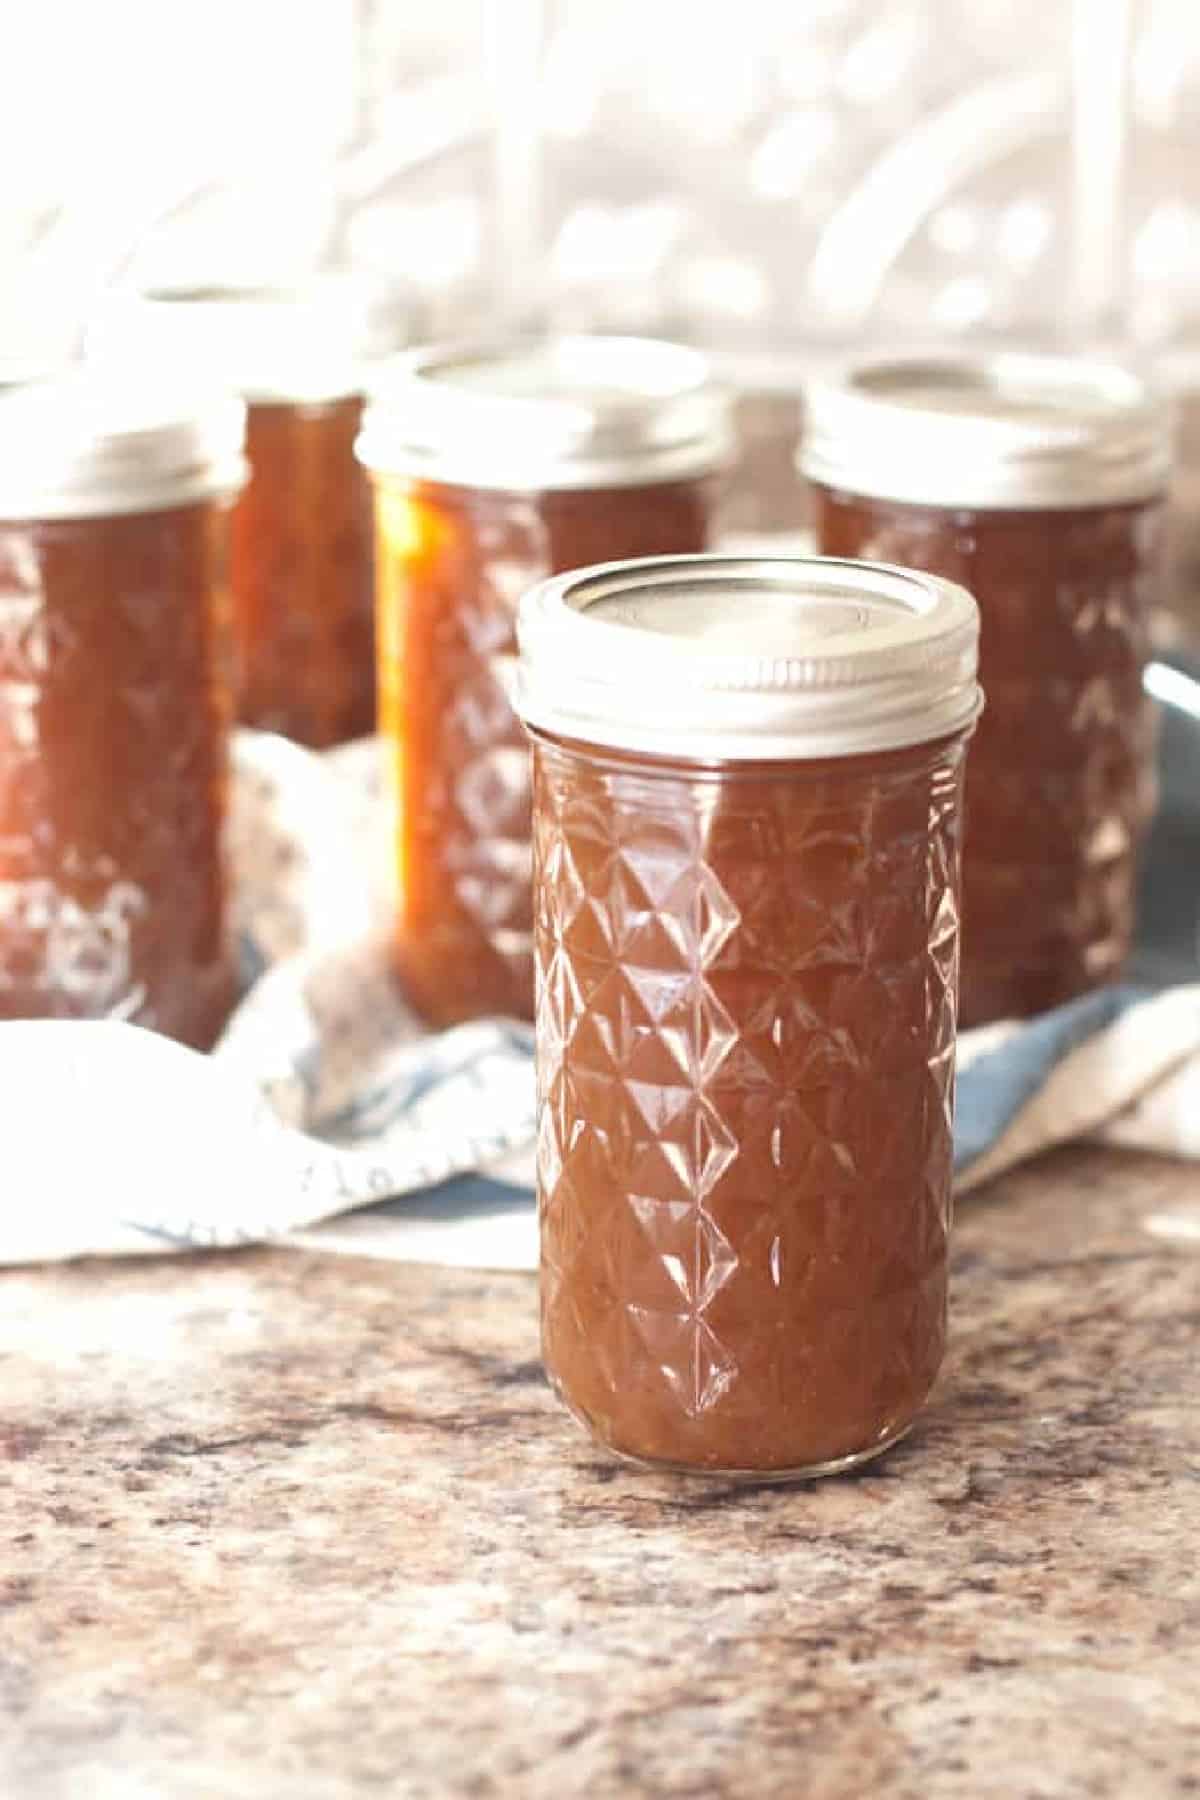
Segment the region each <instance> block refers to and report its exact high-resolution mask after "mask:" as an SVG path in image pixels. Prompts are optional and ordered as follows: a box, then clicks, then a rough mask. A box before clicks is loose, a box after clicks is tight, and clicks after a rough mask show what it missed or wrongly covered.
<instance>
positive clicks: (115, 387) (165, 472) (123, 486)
mask: <svg viewBox="0 0 1200 1800" xmlns="http://www.w3.org/2000/svg"><path fill="white" fill-rule="evenodd" d="M244 430H245V407H244V406H243V404H242V402H241V401H240V400H238V399H236V398H234V396H232V395H230V394H220V393H216V394H214V393H206V394H203V395H197V394H196V393H195V392H194V391H190V392H188V393H186V394H184V393H181V392H180V391H179V389H178V388H176V390H175V391H174V393H169V392H164V391H163V390H162V389H159V388H157V387H154V388H151V387H148V386H146V385H145V384H142V385H140V386H139V385H132V386H131V385H130V383H129V382H128V381H125V382H121V383H114V382H113V381H111V380H108V379H105V378H101V377H100V376H98V375H97V373H96V372H95V371H91V370H86V369H85V370H82V371H79V372H73V373H71V374H70V375H65V376H62V377H61V378H59V379H58V380H51V381H44V382H38V383H35V384H33V385H31V386H28V387H23V388H16V389H14V390H13V391H12V392H10V393H6V394H2V395H0V518H4V519H73V518H86V517H96V516H102V515H105V514H109V513H133V512H157V511H161V510H162V509H164V508H166V507H171V506H183V505H186V504H187V503H188V502H189V501H193V500H201V499H204V498H206V497H209V496H211V495H214V494H221V493H230V492H233V491H234V490H236V489H237V488H239V487H240V486H241V484H242V482H243V480H244V479H245V465H244V462H243V459H242V438H243V435H244Z"/></svg>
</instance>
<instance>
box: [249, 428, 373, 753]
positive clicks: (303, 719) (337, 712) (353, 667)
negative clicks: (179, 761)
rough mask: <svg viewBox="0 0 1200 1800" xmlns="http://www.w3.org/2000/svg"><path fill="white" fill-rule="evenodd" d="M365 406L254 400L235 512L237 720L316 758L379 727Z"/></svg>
mask: <svg viewBox="0 0 1200 1800" xmlns="http://www.w3.org/2000/svg"><path fill="white" fill-rule="evenodd" d="M361 417H362V401H361V399H359V398H358V397H356V396H351V397H349V398H344V399H339V400H330V401H315V402H311V403H305V404H300V403H298V402H292V401H289V402H286V403H285V402H282V401H281V402H274V401H272V402H265V401H255V402H252V403H251V404H250V406H249V407H248V409H247V420H246V453H247V458H248V461H249V465H250V480H249V482H248V483H247V485H246V487H245V488H244V490H243V491H242V494H241V496H240V498H239V500H238V502H237V506H236V508H235V511H234V519H233V545H232V552H231V575H232V584H233V631H234V650H235V656H236V665H237V691H238V700H237V708H238V716H239V718H240V719H241V721H242V722H243V723H244V724H247V725H254V726H257V727H259V728H260V729H261V730H264V731H279V732H282V733H283V734H284V735H285V736H287V737H291V738H295V739H296V740H297V741H298V742H300V743H303V744H308V745H310V746H312V747H314V748H323V747H325V746H328V745H332V744H340V743H344V742H346V741H347V740H349V739H351V738H356V737H362V736H364V735H366V734H367V733H369V732H370V731H372V730H373V729H374V724H375V632H374V600H373V589H372V569H371V539H372V524H371V496H370V486H369V483H368V481H367V478H366V475H365V474H364V472H363V470H362V468H361V467H360V466H359V464H358V462H357V461H356V459H355V456H354V442H355V438H356V436H357V434H358V428H359V424H360V421H361Z"/></svg>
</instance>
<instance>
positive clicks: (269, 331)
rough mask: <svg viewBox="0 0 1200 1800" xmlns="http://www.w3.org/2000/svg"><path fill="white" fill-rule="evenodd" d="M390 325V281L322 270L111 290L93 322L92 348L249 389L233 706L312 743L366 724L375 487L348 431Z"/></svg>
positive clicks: (237, 531) (370, 704)
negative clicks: (281, 277) (271, 283)
mask: <svg viewBox="0 0 1200 1800" xmlns="http://www.w3.org/2000/svg"><path fill="white" fill-rule="evenodd" d="M398 330H399V326H398V323H397V320H396V318H395V315H394V310H393V309H391V308H390V306H389V302H388V298H387V296H386V294H380V293H379V292H377V291H376V290H375V289H374V288H373V287H372V286H371V285H370V284H368V283H364V282H360V281H358V280H356V279H354V278H351V277H349V276H336V275H328V276H322V277H317V278H314V279H312V280H310V281H309V282H307V283H306V284H304V285H302V286H298V287H296V288H294V289H293V288H281V289H275V288H266V289H259V288H236V287H234V288H223V287H215V288H161V289H155V290H152V291H149V292H147V293H144V294H140V295H137V296H131V297H129V298H128V299H125V300H121V299H114V300H113V301H112V302H110V304H109V306H108V308H107V309H106V310H105V311H103V312H102V313H101V316H100V318H99V319H98V321H97V323H96V325H95V327H94V329H93V332H92V334H91V340H90V347H91V352H92V354H93V355H95V356H103V355H107V354H111V353H112V352H114V351H118V352H120V353H122V354H123V355H126V356H128V355H129V354H130V353H131V352H134V351H136V354H137V355H138V356H139V357H140V358H142V359H143V360H148V359H153V360H155V361H159V360H166V361H167V362H168V363H170V362H171V361H173V362H174V364H175V366H177V367H178V366H180V365H181V364H182V366H183V367H185V368H187V369H188V370H190V371H193V372H197V371H201V372H203V374H204V375H205V377H206V378H207V379H209V380H211V381H212V382H213V383H214V385H216V386H219V387H221V388H233V389H234V390H235V391H237V392H239V393H240V394H242V396H243V397H244V399H245V400H246V402H247V424H246V455H247V461H248V464H249V480H248V481H247V483H246V486H245V488H244V490H243V492H242V494H241V496H240V498H239V500H238V503H237V506H236V508H235V511H234V515H233V535H232V545H231V553H230V576H231V586H232V599H233V608H232V627H233V652H234V674H235V688H236V706H237V716H238V718H239V720H240V721H241V722H242V723H243V724H245V725H253V726H256V727H258V728H259V729H260V730H265V731H278V732H282V733H283V734H284V735H285V736H287V737H291V738H295V739H296V740H297V741H298V742H300V743H303V744H308V745H311V746H313V747H314V748H322V747H325V746H328V745H332V744H339V743H342V742H345V741H346V740H348V739H351V738H356V737H361V736H363V735H365V734H366V733H368V732H370V731H372V730H373V729H374V723H375V634H374V590H373V577H372V562H371V558H372V523H371V498H370V491H369V487H368V483H367V481H366V478H365V477H364V475H363V471H362V469H361V468H360V467H359V464H358V462H357V459H356V458H355V455H354V443H355V439H356V437H357V435H358V430H359V426H360V423H361V419H362V410H363V392H364V388H365V385H366V383H367V381H368V379H369V377H370V373H371V370H372V369H373V367H374V366H375V364H376V363H377V362H378V361H379V360H380V359H381V358H382V357H383V356H384V354H386V352H388V351H390V350H392V349H394V348H395V347H396V343H397V341H398V338H397V334H398Z"/></svg>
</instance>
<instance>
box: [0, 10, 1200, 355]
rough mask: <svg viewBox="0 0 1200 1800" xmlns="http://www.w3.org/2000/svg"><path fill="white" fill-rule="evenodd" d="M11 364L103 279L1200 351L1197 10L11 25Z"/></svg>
mask: <svg viewBox="0 0 1200 1800" xmlns="http://www.w3.org/2000/svg"><path fill="white" fill-rule="evenodd" d="M4 16H5V29H4V79H3V86H4V105H3V108H0V167H3V169H4V170H5V172H6V173H5V179H4V182H3V186H2V191H0V269H2V270H3V273H4V283H3V290H2V292H0V358H2V357H3V356H4V355H5V354H6V353H7V356H8V357H9V358H11V357H12V356H13V355H16V354H18V353H19V351H20V349H21V344H20V339H21V336H22V334H26V335H28V334H29V333H30V332H32V333H33V334H34V335H35V336H37V337H39V338H41V339H48V338H51V337H53V336H54V335H55V334H65V335H67V336H69V335H70V333H71V332H72V331H73V330H74V329H75V327H76V325H77V323H78V319H79V317H80V316H81V315H84V314H86V312H87V309H88V307H89V305H90V304H91V302H92V300H93V298H94V296H95V294H96V292H97V291H98V289H100V288H101V287H103V286H104V285H105V284H106V283H107V282H109V281H110V280H111V279H112V278H113V277H114V276H115V275H129V276H133V277H135V278H145V279H151V280H159V279H166V280H174V279H183V280H192V279H194V278H197V277H199V278H201V279H205V280H208V279H213V278H221V279H225V278H236V279H254V280H258V279H276V278H280V277H283V276H289V275H292V274H295V273H296V272H298V271H302V270H304V269H306V268H309V267H312V266H315V265H317V264H320V263H323V262H329V261H339V262H344V261H347V260H349V261H353V262H355V263H359V264H362V265H364V266H367V267H371V268H375V269H379V270H382V271H384V272H386V273H387V274H389V275H391V276H392V277H394V278H396V279H397V280H398V281H399V282H401V283H402V284H403V286H404V287H405V289H406V290H407V291H408V292H409V293H410V295H411V301H412V308H413V333H414V335H416V336H422V337H425V336H429V335H434V334H443V333H446V332H450V331H457V330H460V329H465V328H471V327H473V326H478V325H479V324H480V323H482V322H489V323H490V322H494V321H496V320H497V319H519V320H521V321H523V322H532V323H541V322H550V323H554V324H570V325H597V324H605V325H620V326H627V327H638V328H642V329H659V330H664V331H670V332H674V333H677V334H682V335H685V336H687V337H691V338H695V339H698V340H701V341H705V342H708V343H711V344H714V345H717V346H720V347H722V348H724V349H727V350H732V351H736V352H737V353H738V354H739V355H743V356H747V357H749V358H752V359H754V360H755V361H758V360H759V359H762V360H763V361H765V363H766V364H768V365H771V364H772V363H778V361H779V359H781V358H783V357H784V356H786V355H791V354H792V353H800V354H801V355H805V354H810V353H812V352H813V351H814V350H815V351H820V350H821V349H823V348H828V347H830V346H837V345H841V344H844V343H846V342H857V341H861V340H863V339H872V338H876V339H877V338H883V337H886V338H888V339H890V340H894V339H896V338H912V337H923V338H928V337H930V336H935V337H937V338H939V339H941V340H943V341H944V340H946V339H948V338H959V337H964V336H974V337H979V336H981V335H984V334H986V335H1012V334H1019V335H1021V336H1023V337H1025V338H1030V337H1041V338H1047V339H1056V340H1060V341H1061V340H1063V339H1064V338H1066V339H1067V340H1078V339H1079V338H1081V337H1087V338H1094V337H1096V336H1105V337H1108V338H1112V337H1114V336H1115V337H1118V338H1121V339H1125V340H1128V341H1129V342H1131V343H1133V344H1135V345H1136V346H1138V347H1139V348H1142V349H1145V350H1147V351H1150V352H1154V353H1161V352H1162V351H1165V350H1170V351H1172V352H1179V351H1182V350H1184V349H1186V348H1187V347H1188V346H1189V344H1190V342H1191V339H1192V337H1193V335H1195V337H1196V339H1197V342H1200V104H1198V102H1200V7H1197V6H1196V5H1195V3H1194V0H804V3H803V4H795V3H791V4H789V3H788V0H782V3H773V0H737V4H718V3H716V0H713V3H712V4H706V3H703V0H690V3H689V0H438V4H437V5H435V6H416V5H413V4H411V0H410V3H406V0H206V3H205V4H204V5H203V6H201V5H198V4H194V3H192V0H106V3H105V4H104V5H96V4H95V3H94V0H36V4H35V3H33V0H7V4H6V7H5V14H4Z"/></svg>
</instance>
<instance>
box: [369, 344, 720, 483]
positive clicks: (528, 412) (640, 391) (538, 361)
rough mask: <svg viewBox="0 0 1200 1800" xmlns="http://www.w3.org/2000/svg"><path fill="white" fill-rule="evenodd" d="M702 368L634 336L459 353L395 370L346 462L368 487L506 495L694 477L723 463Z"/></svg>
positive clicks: (714, 407)
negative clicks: (398, 479)
mask: <svg viewBox="0 0 1200 1800" xmlns="http://www.w3.org/2000/svg"><path fill="white" fill-rule="evenodd" d="M731 449H732V433H731V425H730V411H729V402H728V400H727V398H726V396H725V395H724V393H723V392H721V390H720V389H719V388H718V387H717V385H716V383H715V382H714V379H713V375H712V369H711V365H710V364H709V361H708V358H707V357H706V356H704V355H703V354H702V353H701V352H700V351H698V350H693V349H690V348H688V347H687V346H685V345H683V344H668V343H662V342H659V341H657V340H655V339H652V338H635V337H555V338H545V339H510V340H505V341H497V342H494V343H477V344H460V345H453V346H445V347H441V348H431V349H425V350H420V351H416V352H414V353H411V354H409V355H407V356H403V357H398V358H396V359H395V361H394V363H393V365H392V367H391V369H390V370H389V371H388V372H387V374H386V375H385V376H384V378H383V379H382V380H381V381H380V383H379V384H378V386H377V387H376V388H375V389H374V391H373V393H372V398H371V404H370V406H369V407H368V409H367V415H366V418H365V420H364V422H363V429H362V434H361V436H360V437H359V441H358V454H359V457H360V459H361V460H362V461H363V462H364V463H365V464H366V466H367V467H368V468H369V469H372V470H374V471H375V472H377V473H379V474H388V475H404V476H409V477H413V478H416V479H421V480H427V481H441V482H449V483H451V484H455V485H462V486H466V487H481V488H499V489H506V490H510V491H544V490H546V489H557V488H588V487H621V486H627V485H630V484H633V483H640V482H657V481H671V480H677V479H682V478H684V477H687V476H690V475H701V474H705V473H707V472H708V471H709V470H711V469H714V468H716V467H717V466H719V465H720V464H721V463H723V462H724V461H725V460H726V458H727V457H728V456H729V455H730V453H731Z"/></svg>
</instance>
